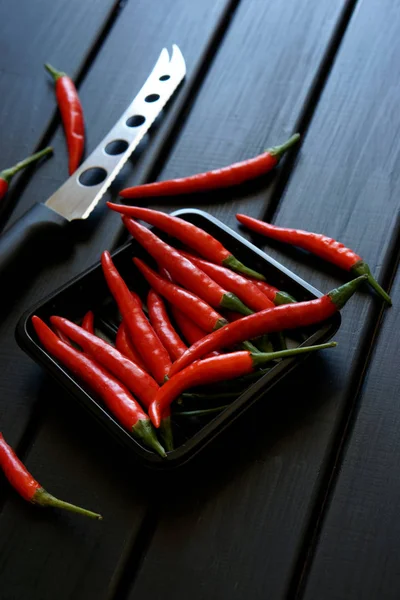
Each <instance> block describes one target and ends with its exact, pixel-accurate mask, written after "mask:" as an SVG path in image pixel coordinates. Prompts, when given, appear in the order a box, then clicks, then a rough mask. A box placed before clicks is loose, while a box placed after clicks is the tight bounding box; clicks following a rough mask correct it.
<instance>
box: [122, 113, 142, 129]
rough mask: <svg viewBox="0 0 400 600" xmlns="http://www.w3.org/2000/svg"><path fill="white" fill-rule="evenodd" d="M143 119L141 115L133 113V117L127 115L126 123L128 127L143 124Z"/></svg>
mask: <svg viewBox="0 0 400 600" xmlns="http://www.w3.org/2000/svg"><path fill="white" fill-rule="evenodd" d="M145 120H146V119H145V118H144V116H143V115H133V117H129V119H128V120H127V121H126V124H127V125H128V127H139V125H143V123H144V122H145Z"/></svg>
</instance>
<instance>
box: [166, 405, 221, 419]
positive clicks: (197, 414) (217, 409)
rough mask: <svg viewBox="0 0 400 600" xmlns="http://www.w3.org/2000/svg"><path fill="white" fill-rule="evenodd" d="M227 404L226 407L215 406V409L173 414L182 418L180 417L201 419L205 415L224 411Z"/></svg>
mask: <svg viewBox="0 0 400 600" xmlns="http://www.w3.org/2000/svg"><path fill="white" fill-rule="evenodd" d="M228 406H229V404H227V405H226V406H216V407H215V408H203V409H199V410H183V411H182V412H181V411H179V412H177V413H175V416H178V415H179V416H180V417H181V416H182V417H203V416H205V415H211V414H213V413H216V412H221V411H222V410H225V408H228Z"/></svg>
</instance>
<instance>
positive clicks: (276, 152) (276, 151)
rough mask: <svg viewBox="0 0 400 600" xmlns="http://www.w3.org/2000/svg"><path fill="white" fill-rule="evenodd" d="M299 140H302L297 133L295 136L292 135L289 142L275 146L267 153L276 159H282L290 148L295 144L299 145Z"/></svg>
mask: <svg viewBox="0 0 400 600" xmlns="http://www.w3.org/2000/svg"><path fill="white" fill-rule="evenodd" d="M299 139H300V134H299V133H295V134H294V135H292V137H290V138H289V139H288V141H287V142H285V143H284V144H282V145H281V146H273V147H272V148H268V150H266V152H268V153H269V154H271V155H272V156H274V157H275V158H278V159H279V158H281V156H282V155H283V154H285V152H286V151H287V150H289V148H291V147H292V146H294V145H295V144H297V142H298V141H299Z"/></svg>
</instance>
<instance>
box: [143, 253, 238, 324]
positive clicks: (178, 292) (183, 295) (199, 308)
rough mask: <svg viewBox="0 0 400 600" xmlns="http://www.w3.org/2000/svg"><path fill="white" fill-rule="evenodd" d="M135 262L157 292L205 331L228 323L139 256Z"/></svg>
mask: <svg viewBox="0 0 400 600" xmlns="http://www.w3.org/2000/svg"><path fill="white" fill-rule="evenodd" d="M133 262H134V263H135V265H136V266H137V268H138V269H139V271H140V272H141V273H142V275H143V276H144V277H145V278H146V280H147V282H148V283H149V285H150V287H152V288H153V289H154V290H155V291H156V292H157V294H160V296H163V297H164V298H165V299H166V300H168V302H170V304H173V305H174V306H176V307H177V308H179V310H181V311H182V312H183V313H184V314H185V315H187V316H188V317H189V319H192V321H195V322H196V323H197V324H198V325H199V327H201V329H203V330H204V331H207V332H210V331H214V330H215V329H218V328H219V327H222V326H223V325H225V324H226V323H227V321H226V320H225V319H223V318H222V317H221V315H219V314H218V313H217V312H216V311H215V310H214V309H213V308H212V307H211V306H209V305H208V304H207V303H206V302H204V301H203V300H201V299H200V298H199V297H198V296H196V295H195V294H192V292H189V291H188V290H184V289H183V288H181V287H179V286H178V285H175V284H174V283H171V282H170V281H167V280H166V279H163V278H162V277H160V275H158V274H157V273H156V272H155V271H153V269H151V268H150V267H149V266H147V265H146V264H145V263H144V262H143V261H142V260H140V259H139V258H136V257H135V258H134V259H133Z"/></svg>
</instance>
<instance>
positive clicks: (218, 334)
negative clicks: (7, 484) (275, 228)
mask: <svg viewBox="0 0 400 600" xmlns="http://www.w3.org/2000/svg"><path fill="white" fill-rule="evenodd" d="M366 279H367V276H366V275H361V276H360V277H357V279H353V280H352V281H349V282H347V283H345V284H344V285H342V286H340V287H339V288H335V289H333V290H331V291H330V292H329V293H328V294H326V295H324V296H321V297H320V298H317V299H316V300H307V301H305V302H295V303H293V304H283V305H282V306H275V307H274V308H267V309H266V310H263V311H261V312H258V313H254V315H250V316H248V317H243V318H242V319H240V321H235V322H234V323H229V324H228V325H225V327H222V328H221V329H220V330H218V331H214V332H213V333H212V334H209V335H207V336H206V337H204V338H203V339H202V340H199V341H198V342H196V343H195V344H193V346H191V347H190V348H189V349H188V350H187V351H186V352H185V354H182V356H181V357H180V358H178V360H177V361H175V362H174V363H173V365H172V367H171V369H170V372H169V377H172V376H173V375H175V374H176V373H178V371H181V370H182V369H184V368H185V367H187V366H188V365H190V364H191V363H192V362H193V361H195V360H197V359H199V358H201V357H202V356H204V355H205V354H208V353H209V352H212V351H213V350H219V349H220V348H226V347H228V346H232V345H234V344H238V343H239V342H242V341H243V340H247V339H250V340H251V339H253V338H256V337H258V336H260V335H263V334H264V333H272V332H275V331H284V330H285V329H295V328H297V327H308V326H309V325H314V324H315V323H320V322H321V321H325V320H326V319H328V318H329V317H331V316H332V315H333V314H335V312H337V311H338V310H340V309H341V308H343V306H344V305H345V304H346V302H347V301H348V300H349V299H350V298H351V296H352V295H353V294H354V292H355V291H356V290H357V289H358V288H359V287H360V285H361V284H362V283H363V282H364V281H365V280H366Z"/></svg>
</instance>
